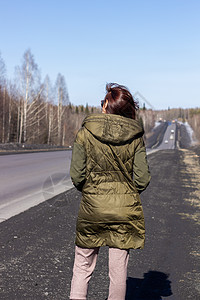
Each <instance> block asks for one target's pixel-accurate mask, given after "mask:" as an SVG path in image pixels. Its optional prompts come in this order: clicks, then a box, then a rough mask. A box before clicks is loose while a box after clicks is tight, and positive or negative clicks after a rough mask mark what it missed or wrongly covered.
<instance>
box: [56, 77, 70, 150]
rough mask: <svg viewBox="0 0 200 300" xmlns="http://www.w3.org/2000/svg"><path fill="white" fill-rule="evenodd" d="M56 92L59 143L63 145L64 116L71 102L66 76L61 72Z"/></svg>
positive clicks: (57, 80)
mask: <svg viewBox="0 0 200 300" xmlns="http://www.w3.org/2000/svg"><path fill="white" fill-rule="evenodd" d="M56 94H57V105H58V108H57V122H58V144H59V145H62V144H63V141H64V140H65V130H64V124H63V116H64V112H65V110H66V106H67V105H68V104H69V95H68V91H67V85H66V82H65V78H64V76H63V75H61V74H60V73H59V74H58V76H57V79H56Z"/></svg>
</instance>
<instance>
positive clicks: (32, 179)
mask: <svg viewBox="0 0 200 300" xmlns="http://www.w3.org/2000/svg"><path fill="white" fill-rule="evenodd" d="M171 129H174V131H175V129H176V126H175V124H172V125H169V126H168V127H167V129H166V132H165V135H164V139H163V142H162V143H161V144H160V146H159V147H158V148H156V149H153V150H152V149H148V151H147V152H148V153H151V152H153V151H157V150H162V149H174V148H175V140H174V139H173V140H170V136H172V137H174V136H175V134H174V135H171ZM166 140H167V141H168V143H165V142H164V141H166ZM70 161H71V150H68V151H56V152H39V153H28V154H27V153H26V154H14V155H3V156H0V166H1V169H0V222H3V221H5V220H7V219H9V218H10V217H12V216H14V215H17V214H18V213H21V212H23V211H25V210H27V209H29V208H30V207H32V206H35V205H37V204H39V203H41V202H43V201H45V200H47V199H50V198H52V197H53V196H55V195H58V194H60V193H61V192H64V191H66V190H68V189H70V188H72V182H71V179H70V176H69V168H70Z"/></svg>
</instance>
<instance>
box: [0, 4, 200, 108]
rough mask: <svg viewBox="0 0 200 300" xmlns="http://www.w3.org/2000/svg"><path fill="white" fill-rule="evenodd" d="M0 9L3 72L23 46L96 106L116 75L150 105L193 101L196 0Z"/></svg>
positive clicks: (196, 102) (199, 102)
mask: <svg viewBox="0 0 200 300" xmlns="http://www.w3.org/2000/svg"><path fill="white" fill-rule="evenodd" d="M0 11H1V18H0V52H1V57H2V58H3V60H4V62H5V64H6V68H7V77H8V78H13V76H14V69H15V66H17V65H21V63H22V57H23V54H24V52H25V51H26V50H27V49H28V48H30V49H31V52H32V54H33V55H34V58H35V62H36V63H37V64H38V67H39V68H40V69H41V73H42V78H44V77H45V75H46V74H48V75H49V77H50V79H51V81H52V83H54V82H55V79H56V77H57V74H58V73H59V72H60V73H61V74H63V75H64V76H65V79H66V83H67V87H68V92H69V97H70V101H71V102H72V103H73V104H76V105H77V104H84V105H85V104H86V103H88V104H89V105H94V106H97V105H99V103H100V100H101V99H102V98H103V97H104V95H105V84H106V83H107V82H117V83H120V84H123V85H126V86H127V87H128V88H129V89H130V91H131V92H132V93H133V94H134V93H135V92H137V91H139V92H140V93H141V94H142V95H143V96H144V97H145V98H146V99H147V100H148V101H149V102H150V103H151V104H152V105H153V106H154V107H155V108H156V109H167V108H168V107H171V108H172V107H183V108H187V107H200V17H199V16H200V1H199V0H140V1H138V0H123V1H122V0H121V1H118V0H115V1H113V0H96V1H95V0H93V1H92V0H82V1H81V0H74V1H72V0H0Z"/></svg>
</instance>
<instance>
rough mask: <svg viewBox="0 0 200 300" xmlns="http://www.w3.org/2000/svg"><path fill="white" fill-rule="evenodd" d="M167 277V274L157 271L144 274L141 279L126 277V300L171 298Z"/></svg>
mask: <svg viewBox="0 0 200 300" xmlns="http://www.w3.org/2000/svg"><path fill="white" fill-rule="evenodd" d="M168 277H169V275H168V274H165V273H162V272H158V271H149V272H148V273H144V278H143V279H139V278H132V277H128V279H127V289H126V300H162V296H163V297H168V296H171V295H172V290H171V282H170V280H169V279H168Z"/></svg>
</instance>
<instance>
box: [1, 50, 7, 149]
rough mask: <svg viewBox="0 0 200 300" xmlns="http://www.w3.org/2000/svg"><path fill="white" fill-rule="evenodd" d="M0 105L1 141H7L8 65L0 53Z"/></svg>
mask: <svg viewBox="0 0 200 300" xmlns="http://www.w3.org/2000/svg"><path fill="white" fill-rule="evenodd" d="M0 105H1V127H2V132H1V142H2V143H5V122H6V107H5V106H6V66H5V63H4V60H3V59H2V57H1V53H0Z"/></svg>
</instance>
